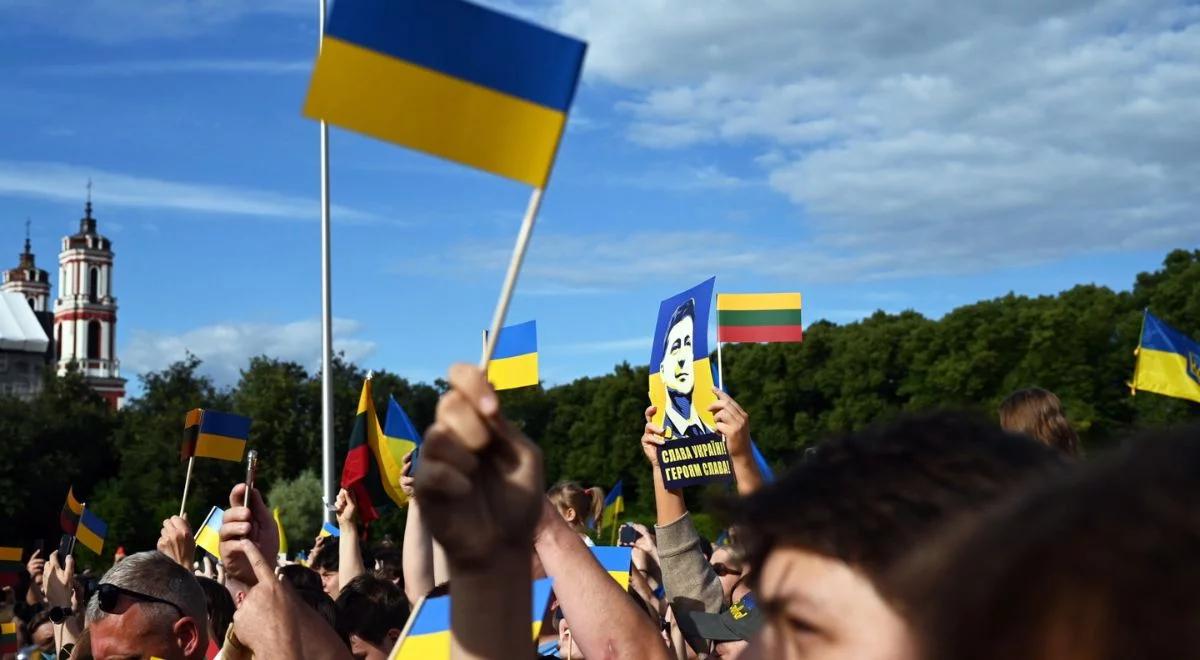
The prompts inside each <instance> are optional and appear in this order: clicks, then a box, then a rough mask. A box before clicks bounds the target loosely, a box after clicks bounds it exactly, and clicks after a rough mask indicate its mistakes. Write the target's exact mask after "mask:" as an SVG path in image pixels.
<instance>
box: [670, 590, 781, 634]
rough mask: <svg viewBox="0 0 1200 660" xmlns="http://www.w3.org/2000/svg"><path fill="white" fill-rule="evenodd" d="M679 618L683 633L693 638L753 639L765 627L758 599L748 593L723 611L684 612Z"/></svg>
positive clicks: (679, 614)
mask: <svg viewBox="0 0 1200 660" xmlns="http://www.w3.org/2000/svg"><path fill="white" fill-rule="evenodd" d="M677 620H678V623H679V627H680V629H681V630H682V631H683V634H684V635H685V636H687V637H688V638H689V639H697V638H701V639H706V640H709V641H714V642H727V641H732V640H738V639H750V638H751V637H752V636H754V633H756V632H758V629H759V628H761V627H762V624H763V621H764V620H765V619H764V618H763V614H762V612H761V611H760V610H759V609H758V607H757V606H756V604H755V602H754V596H753V595H752V594H746V595H745V596H743V597H742V599H741V600H739V601H738V602H736V603H734V604H733V605H731V606H730V607H729V609H727V610H725V611H724V612H721V613H720V614H712V613H709V612H680V613H678V619H677Z"/></svg>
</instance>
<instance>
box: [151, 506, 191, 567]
mask: <svg viewBox="0 0 1200 660" xmlns="http://www.w3.org/2000/svg"><path fill="white" fill-rule="evenodd" d="M158 551H159V552H161V553H163V554H164V555H166V556H168V557H170V558H171V559H174V560H175V562H176V563H177V564H179V565H180V566H182V567H184V568H191V566H192V558H193V557H195V556H196V540H195V539H194V538H192V528H191V526H190V525H188V521H187V514H186V513H185V514H183V515H182V516H171V517H170V518H167V519H166V520H164V521H163V526H162V531H161V532H160V533H159V535H158Z"/></svg>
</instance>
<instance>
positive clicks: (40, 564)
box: [25, 550, 46, 605]
mask: <svg viewBox="0 0 1200 660" xmlns="http://www.w3.org/2000/svg"><path fill="white" fill-rule="evenodd" d="M25 570H26V571H27V572H28V573H29V592H28V593H27V594H26V602H27V603H29V604H30V605H36V604H38V603H40V602H42V599H43V598H44V597H45V596H44V594H43V593H42V573H43V572H44V571H45V570H46V558H45V557H43V556H42V551H41V550H34V551H33V554H32V555H30V556H29V561H28V562H26V563H25Z"/></svg>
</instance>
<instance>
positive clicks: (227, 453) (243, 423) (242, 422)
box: [180, 408, 250, 462]
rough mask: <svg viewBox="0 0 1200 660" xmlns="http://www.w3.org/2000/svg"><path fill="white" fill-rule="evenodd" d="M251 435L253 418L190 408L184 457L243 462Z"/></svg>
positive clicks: (184, 435) (185, 423)
mask: <svg viewBox="0 0 1200 660" xmlns="http://www.w3.org/2000/svg"><path fill="white" fill-rule="evenodd" d="M249 437H250V418H249V417H242V416H241V415H231V414H229V413H223V412H217V411H215V410H202V409H200V408H196V409H195V410H192V411H189V412H188V414H187V419H186V420H185V421H184V428H183V450H182V451H181V452H180V458H185V459H186V458H190V457H192V456H195V457H197V458H217V459H220V460H223V461H234V462H237V461H240V460H242V454H243V453H244V452H245V451H246V440H247V439H248V438H249Z"/></svg>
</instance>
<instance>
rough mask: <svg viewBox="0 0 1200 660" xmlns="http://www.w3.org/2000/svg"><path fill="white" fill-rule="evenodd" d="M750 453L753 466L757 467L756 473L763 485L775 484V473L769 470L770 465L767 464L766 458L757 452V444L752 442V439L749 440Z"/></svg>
mask: <svg viewBox="0 0 1200 660" xmlns="http://www.w3.org/2000/svg"><path fill="white" fill-rule="evenodd" d="M750 452H751V453H752V454H754V464H755V465H757V466H758V472H759V474H761V475H762V478H763V483H765V484H772V483H775V471H774V470H772V469H771V464H770V463H767V457H766V456H763V454H762V452H761V451H759V450H758V444H756V443H755V442H754V439H753V438H751V439H750Z"/></svg>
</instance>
